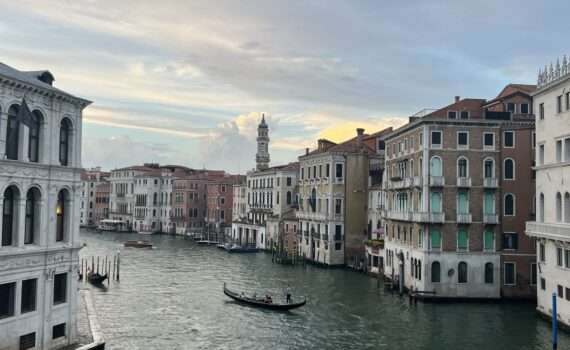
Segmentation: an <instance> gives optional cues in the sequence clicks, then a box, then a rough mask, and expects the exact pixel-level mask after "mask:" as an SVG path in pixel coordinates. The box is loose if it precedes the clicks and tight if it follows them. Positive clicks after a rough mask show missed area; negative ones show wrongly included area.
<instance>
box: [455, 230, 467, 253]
mask: <svg viewBox="0 0 570 350" xmlns="http://www.w3.org/2000/svg"><path fill="white" fill-rule="evenodd" d="M468 248H469V237H468V234H467V230H466V229H465V228H460V229H459V231H457V250H459V251H465V250H468Z"/></svg>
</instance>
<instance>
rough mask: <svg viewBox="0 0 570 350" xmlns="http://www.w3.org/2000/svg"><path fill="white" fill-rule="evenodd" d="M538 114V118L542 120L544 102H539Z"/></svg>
mask: <svg viewBox="0 0 570 350" xmlns="http://www.w3.org/2000/svg"><path fill="white" fill-rule="evenodd" d="M538 116H539V118H540V120H544V103H541V104H540V105H539V106H538Z"/></svg>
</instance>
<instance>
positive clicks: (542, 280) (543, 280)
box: [540, 278, 546, 290]
mask: <svg viewBox="0 0 570 350" xmlns="http://www.w3.org/2000/svg"><path fill="white" fill-rule="evenodd" d="M540 289H542V290H545V289H546V280H545V279H544V278H541V279H540Z"/></svg>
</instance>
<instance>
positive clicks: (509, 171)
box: [503, 158, 515, 180]
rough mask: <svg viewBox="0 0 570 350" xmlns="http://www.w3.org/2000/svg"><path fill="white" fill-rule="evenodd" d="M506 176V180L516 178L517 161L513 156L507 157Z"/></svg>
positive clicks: (504, 177)
mask: <svg viewBox="0 0 570 350" xmlns="http://www.w3.org/2000/svg"><path fill="white" fill-rule="evenodd" d="M503 171H504V176H503V179H505V180H514V179H515V161H514V160H512V159H511V158H507V159H505V166H504V169H503Z"/></svg>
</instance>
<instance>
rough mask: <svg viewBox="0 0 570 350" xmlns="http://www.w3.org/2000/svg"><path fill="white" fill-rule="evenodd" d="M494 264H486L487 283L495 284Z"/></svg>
mask: <svg viewBox="0 0 570 350" xmlns="http://www.w3.org/2000/svg"><path fill="white" fill-rule="evenodd" d="M493 272H494V271H493V264H492V263H486V264H485V283H488V284H493V280H494V278H493Z"/></svg>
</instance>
